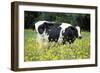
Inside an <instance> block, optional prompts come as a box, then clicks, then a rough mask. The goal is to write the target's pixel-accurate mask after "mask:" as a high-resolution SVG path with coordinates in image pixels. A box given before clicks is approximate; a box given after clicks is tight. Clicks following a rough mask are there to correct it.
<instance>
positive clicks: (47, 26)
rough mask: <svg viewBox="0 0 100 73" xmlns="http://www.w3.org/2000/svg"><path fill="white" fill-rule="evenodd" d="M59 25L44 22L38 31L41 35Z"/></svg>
mask: <svg viewBox="0 0 100 73" xmlns="http://www.w3.org/2000/svg"><path fill="white" fill-rule="evenodd" d="M59 25H60V24H58V23H52V22H51V23H50V22H44V23H43V24H42V25H40V26H39V27H38V31H39V33H40V34H42V33H43V32H44V31H46V32H48V31H50V30H51V29H52V28H53V27H58V26H59Z"/></svg>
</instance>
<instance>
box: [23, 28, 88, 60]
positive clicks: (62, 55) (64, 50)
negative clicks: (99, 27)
mask: <svg viewBox="0 0 100 73" xmlns="http://www.w3.org/2000/svg"><path fill="white" fill-rule="evenodd" d="M81 34H82V39H76V40H75V42H74V43H73V44H65V45H62V44H59V43H55V42H52V43H50V44H49V47H48V48H42V49H40V48H38V47H39V45H38V44H37V42H36V32H35V31H33V30H31V29H28V30H27V29H25V30H24V61H46V60H71V59H88V58H90V32H86V31H84V32H81Z"/></svg>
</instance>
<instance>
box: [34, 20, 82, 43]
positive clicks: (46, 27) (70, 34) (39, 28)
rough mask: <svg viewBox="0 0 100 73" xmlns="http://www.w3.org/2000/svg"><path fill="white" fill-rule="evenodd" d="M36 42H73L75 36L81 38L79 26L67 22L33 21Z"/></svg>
mask: <svg viewBox="0 0 100 73" xmlns="http://www.w3.org/2000/svg"><path fill="white" fill-rule="evenodd" d="M35 29H36V32H37V40H38V42H40V41H42V43H45V42H52V41H55V42H59V43H63V44H65V43H66V42H68V43H70V44H71V43H73V42H74V41H75V39H76V38H81V34H80V27H79V26H76V27H75V26H72V25H71V24H68V23H61V24H60V23H56V22H49V21H38V22H37V23H35Z"/></svg>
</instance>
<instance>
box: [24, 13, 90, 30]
mask: <svg viewBox="0 0 100 73" xmlns="http://www.w3.org/2000/svg"><path fill="white" fill-rule="evenodd" d="M24 15H25V17H24V18H25V29H29V28H33V29H34V24H35V23H36V22H38V21H40V20H43V21H44V20H46V21H53V22H57V23H62V22H65V23H70V24H72V25H75V26H76V25H78V26H80V27H81V29H82V30H85V31H90V14H79V13H56V12H55V13H54V12H31V11H25V12H24Z"/></svg>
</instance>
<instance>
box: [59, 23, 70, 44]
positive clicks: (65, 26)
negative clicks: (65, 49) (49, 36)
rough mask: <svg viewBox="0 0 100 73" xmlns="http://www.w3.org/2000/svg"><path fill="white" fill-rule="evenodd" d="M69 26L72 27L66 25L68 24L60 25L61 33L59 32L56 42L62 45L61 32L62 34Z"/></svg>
mask: <svg viewBox="0 0 100 73" xmlns="http://www.w3.org/2000/svg"><path fill="white" fill-rule="evenodd" d="M69 26H72V25H71V24H68V23H62V24H61V25H60V27H61V31H60V36H59V39H58V42H60V43H62V41H63V36H62V32H63V33H64V32H65V29H66V28H68V27H69Z"/></svg>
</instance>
